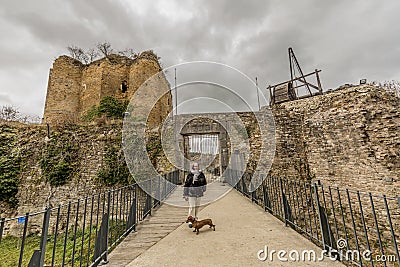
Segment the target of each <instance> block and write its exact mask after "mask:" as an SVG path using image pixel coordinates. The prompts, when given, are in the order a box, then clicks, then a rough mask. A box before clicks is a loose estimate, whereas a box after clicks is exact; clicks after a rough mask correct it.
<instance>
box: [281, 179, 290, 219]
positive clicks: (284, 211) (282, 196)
mask: <svg viewBox="0 0 400 267" xmlns="http://www.w3.org/2000/svg"><path fill="white" fill-rule="evenodd" d="M279 188H280V190H281V199H282V206H283V217H284V219H285V226H288V223H287V220H288V218H287V208H286V199H285V194H284V193H283V185H282V177H279Z"/></svg>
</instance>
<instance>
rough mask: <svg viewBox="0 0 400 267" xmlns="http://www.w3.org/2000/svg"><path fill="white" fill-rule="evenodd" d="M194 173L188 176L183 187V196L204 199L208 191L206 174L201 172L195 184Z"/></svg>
mask: <svg viewBox="0 0 400 267" xmlns="http://www.w3.org/2000/svg"><path fill="white" fill-rule="evenodd" d="M193 177H194V175H193V173H189V174H188V176H186V180H185V184H184V185H183V186H184V187H183V196H184V197H202V196H203V193H204V192H205V191H206V185H207V181H206V177H205V176H204V173H202V172H200V174H199V177H198V179H197V181H194V183H193Z"/></svg>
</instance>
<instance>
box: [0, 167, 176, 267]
mask: <svg viewBox="0 0 400 267" xmlns="http://www.w3.org/2000/svg"><path fill="white" fill-rule="evenodd" d="M163 178H165V179H162V177H160V176H159V177H155V178H152V179H148V180H145V181H142V182H140V183H139V184H137V183H135V184H132V185H129V186H124V187H121V188H117V189H113V190H109V191H106V192H103V193H98V194H95V195H91V196H87V197H85V198H83V199H78V200H76V201H71V202H68V203H67V204H62V205H59V206H57V207H54V208H46V209H45V210H43V211H40V212H34V213H26V215H25V216H22V217H16V218H10V219H5V218H3V219H1V221H0V254H3V255H4V253H9V255H7V257H4V261H3V262H1V263H0V265H1V266H12V267H15V266H19V267H21V266H79V267H82V266H97V265H98V264H99V263H101V262H102V263H106V262H107V255H108V253H109V252H110V251H111V250H112V249H113V248H114V247H115V246H117V245H118V244H119V243H120V242H121V241H122V240H123V238H124V237H125V236H126V235H127V234H129V233H130V232H131V231H135V229H136V226H137V224H138V223H139V222H140V221H142V220H143V219H144V218H146V216H148V215H149V214H151V212H152V209H153V208H155V207H157V206H158V205H160V204H161V201H162V200H163V199H165V198H166V197H168V195H169V194H170V193H171V192H172V191H173V189H174V188H175V187H176V184H178V183H179V172H178V171H173V172H171V173H168V174H166V175H164V176H163ZM144 188H145V189H146V190H143V189H144ZM0 257H1V256H0Z"/></svg>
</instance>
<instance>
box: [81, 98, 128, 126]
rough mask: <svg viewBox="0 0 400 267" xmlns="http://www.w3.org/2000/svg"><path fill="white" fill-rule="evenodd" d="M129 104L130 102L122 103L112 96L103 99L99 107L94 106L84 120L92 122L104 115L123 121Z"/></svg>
mask: <svg viewBox="0 0 400 267" xmlns="http://www.w3.org/2000/svg"><path fill="white" fill-rule="evenodd" d="M128 104H129V101H124V102H120V101H118V100H117V99H115V98H114V97H112V96H106V97H103V98H102V99H101V101H100V104H99V106H92V108H90V109H89V110H88V111H87V112H86V114H85V115H84V116H83V118H82V120H83V121H86V122H90V121H93V120H94V119H96V118H100V117H101V116H103V115H105V116H107V117H108V118H114V119H122V118H123V113H124V112H125V110H126V108H127V106H128Z"/></svg>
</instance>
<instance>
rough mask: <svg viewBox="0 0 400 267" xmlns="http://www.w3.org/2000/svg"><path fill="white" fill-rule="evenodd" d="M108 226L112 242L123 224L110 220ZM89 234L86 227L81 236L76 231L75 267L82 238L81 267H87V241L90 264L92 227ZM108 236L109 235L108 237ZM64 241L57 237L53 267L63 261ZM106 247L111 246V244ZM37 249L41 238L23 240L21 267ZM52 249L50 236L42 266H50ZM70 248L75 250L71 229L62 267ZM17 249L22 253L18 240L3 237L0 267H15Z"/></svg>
mask: <svg viewBox="0 0 400 267" xmlns="http://www.w3.org/2000/svg"><path fill="white" fill-rule="evenodd" d="M109 224H110V225H109V229H110V231H112V236H113V240H112V242H114V241H115V239H116V238H115V237H116V236H119V235H121V234H122V233H123V232H124V231H125V223H124V222H122V221H119V220H118V221H111V220H110V222H109ZM99 228H100V226H99ZM89 231H90V228H89V227H86V228H85V233H84V235H83V232H82V229H81V228H80V229H79V228H78V229H77V231H76V244H75V254H74V261H75V266H80V261H81V246H82V236H83V252H82V266H86V263H87V262H88V248H89V240H90V252H89V255H90V256H89V263H91V262H92V261H93V254H94V245H95V242H96V240H95V239H96V227H95V226H93V227H92V231H91V233H90V235H89ZM110 236H111V233H110V232H109V237H110ZM64 239H65V233H59V234H58V235H57V237H56V249H55V255H54V266H61V264H62V258H63V254H64ZM120 241H122V240H120ZM109 245H111V240H110V244H109ZM116 245H118V244H116ZM116 245H115V246H113V247H112V248H111V250H112V249H114V248H115V247H116ZM39 246H40V236H38V235H30V236H28V237H27V238H26V240H25V247H24V254H23V256H24V257H23V261H22V266H28V263H29V261H30V259H31V257H32V255H33V252H34V250H38V249H39ZM53 247H54V235H52V234H49V236H48V238H47V245H46V254H45V266H46V265H48V266H50V265H51V259H52V255H53ZM73 248H74V229H73V227H72V229H70V230H69V231H68V235H67V243H66V252H65V261H64V264H65V265H66V266H71V263H72V253H73ZM20 249H21V237H15V236H6V237H3V239H2V240H1V243H0V267H15V266H18V261H19V253H20ZM88 265H90V264H88Z"/></svg>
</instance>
